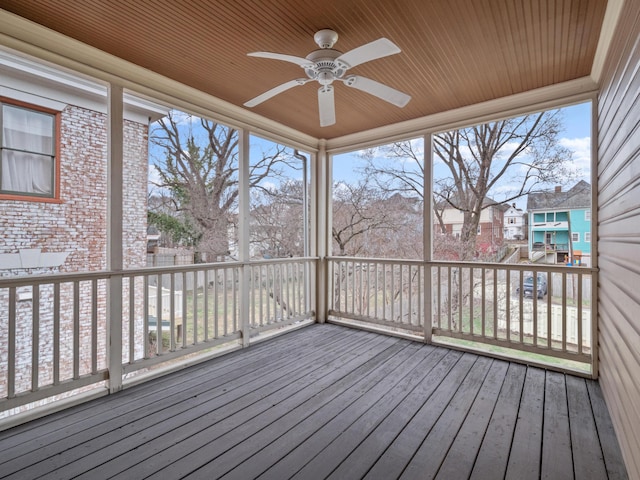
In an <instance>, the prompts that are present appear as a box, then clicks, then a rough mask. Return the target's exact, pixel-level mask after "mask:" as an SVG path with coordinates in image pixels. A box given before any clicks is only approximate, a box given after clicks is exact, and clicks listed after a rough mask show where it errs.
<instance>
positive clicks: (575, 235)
mask: <svg viewBox="0 0 640 480" xmlns="http://www.w3.org/2000/svg"><path fill="white" fill-rule="evenodd" d="M571 241H572V242H579V241H580V233H579V232H572V233H571Z"/></svg>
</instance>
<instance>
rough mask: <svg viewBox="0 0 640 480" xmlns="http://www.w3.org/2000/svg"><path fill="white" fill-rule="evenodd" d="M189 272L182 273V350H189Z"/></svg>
mask: <svg viewBox="0 0 640 480" xmlns="http://www.w3.org/2000/svg"><path fill="white" fill-rule="evenodd" d="M187 291H188V290H187V272H182V348H187V325H188V321H189V318H188V316H187Z"/></svg>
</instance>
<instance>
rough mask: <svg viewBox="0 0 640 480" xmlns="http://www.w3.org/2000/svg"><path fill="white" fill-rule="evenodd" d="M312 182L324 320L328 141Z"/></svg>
mask: <svg viewBox="0 0 640 480" xmlns="http://www.w3.org/2000/svg"><path fill="white" fill-rule="evenodd" d="M312 158H313V159H312V170H313V173H314V175H313V179H314V181H313V184H312V198H313V199H314V201H315V204H314V207H315V212H316V213H315V220H316V221H315V222H314V224H313V226H314V228H315V231H314V235H313V238H314V245H315V249H312V253H313V254H314V255H315V256H317V257H318V258H319V260H318V265H317V268H316V279H315V311H316V321H317V322H319V323H324V322H325V321H326V320H327V302H328V295H329V293H328V292H327V289H328V288H329V279H328V272H327V260H326V257H327V255H328V252H329V248H330V245H331V243H330V239H331V237H330V234H329V232H330V228H331V227H330V225H331V215H330V211H329V210H330V209H329V205H330V202H329V198H330V193H329V192H330V190H331V160H330V158H329V156H328V155H327V149H326V143H325V141H324V140H320V142H319V149H318V153H317V154H316V155H314V156H313V157H312Z"/></svg>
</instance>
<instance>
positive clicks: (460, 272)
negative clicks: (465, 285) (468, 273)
mask: <svg viewBox="0 0 640 480" xmlns="http://www.w3.org/2000/svg"><path fill="white" fill-rule="evenodd" d="M458 332H462V267H458Z"/></svg>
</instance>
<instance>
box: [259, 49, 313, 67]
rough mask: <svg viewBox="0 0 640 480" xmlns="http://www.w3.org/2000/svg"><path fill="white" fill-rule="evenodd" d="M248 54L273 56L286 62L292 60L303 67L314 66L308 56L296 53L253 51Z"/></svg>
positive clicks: (264, 56) (265, 56)
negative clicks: (297, 55)
mask: <svg viewBox="0 0 640 480" xmlns="http://www.w3.org/2000/svg"><path fill="white" fill-rule="evenodd" d="M247 55H248V56H249V57H261V58H271V59H273V60H282V61H284V62H291V63H295V64H296V65H299V66H301V67H302V68H305V67H312V66H313V62H310V61H309V60H307V59H306V58H302V57H296V56H295V55H286V54H284V53H271V52H253V53H247Z"/></svg>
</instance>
